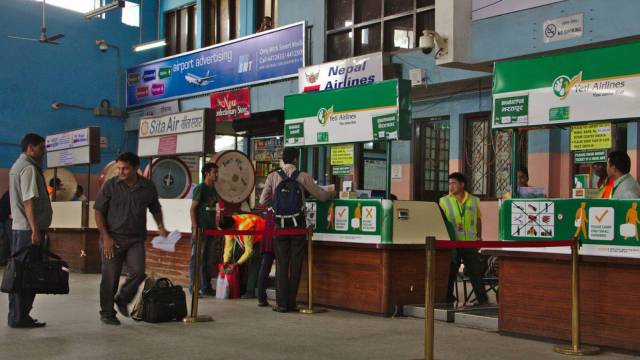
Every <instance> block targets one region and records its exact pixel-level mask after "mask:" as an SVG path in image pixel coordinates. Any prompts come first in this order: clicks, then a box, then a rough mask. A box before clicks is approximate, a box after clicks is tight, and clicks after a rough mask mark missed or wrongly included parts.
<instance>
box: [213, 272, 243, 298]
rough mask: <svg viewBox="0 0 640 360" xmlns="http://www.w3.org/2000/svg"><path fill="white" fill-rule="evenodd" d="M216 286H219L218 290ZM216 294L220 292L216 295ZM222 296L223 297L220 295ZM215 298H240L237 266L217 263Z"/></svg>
mask: <svg viewBox="0 0 640 360" xmlns="http://www.w3.org/2000/svg"><path fill="white" fill-rule="evenodd" d="M218 287H221V288H220V290H222V291H220V290H219V289H218ZM218 294H220V295H219V296H221V297H218ZM222 296H223V297H222ZM216 298H218V299H238V298H240V272H239V271H238V267H233V268H231V267H228V268H226V269H225V267H224V264H218V280H217V281H216Z"/></svg>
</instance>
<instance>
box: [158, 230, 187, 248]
mask: <svg viewBox="0 0 640 360" xmlns="http://www.w3.org/2000/svg"><path fill="white" fill-rule="evenodd" d="M181 236H182V235H181V234H180V231H178V230H173V231H172V232H171V233H170V234H169V236H167V237H163V236H159V235H158V236H156V237H154V238H153V240H151V247H153V248H154V249H159V250H163V251H169V252H175V251H176V243H177V242H178V240H180V237H181Z"/></svg>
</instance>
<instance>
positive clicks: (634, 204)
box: [499, 199, 640, 258]
mask: <svg viewBox="0 0 640 360" xmlns="http://www.w3.org/2000/svg"><path fill="white" fill-rule="evenodd" d="M639 202H640V201H637V200H609V199H531V200H530V199H512V200H505V201H504V202H503V203H502V205H501V207H500V220H499V223H500V229H499V237H500V240H511V241H518V240H523V241H531V240H570V239H572V238H573V237H578V238H579V239H580V240H581V241H582V244H583V246H582V248H581V249H580V254H582V255H599V256H613V257H627V258H640V233H639V230H640V217H639V212H640V209H638V203H639ZM542 249H543V250H540V249H534V251H543V252H544V251H547V252H564V253H567V252H568V251H569V250H568V249H561V248H542Z"/></svg>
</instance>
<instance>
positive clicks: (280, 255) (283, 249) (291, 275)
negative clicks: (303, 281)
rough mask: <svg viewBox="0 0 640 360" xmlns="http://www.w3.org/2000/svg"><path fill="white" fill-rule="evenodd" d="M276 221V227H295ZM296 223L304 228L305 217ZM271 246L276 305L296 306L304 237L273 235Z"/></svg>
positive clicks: (288, 307)
mask: <svg viewBox="0 0 640 360" xmlns="http://www.w3.org/2000/svg"><path fill="white" fill-rule="evenodd" d="M276 223H277V224H276V227H277V228H278V229H281V228H285V229H291V228H295V227H294V226H293V224H287V223H285V226H284V227H283V226H281V224H280V223H279V220H276ZM297 223H298V224H297V225H298V226H297V227H298V228H304V225H305V219H304V218H299V219H298V222H297ZM287 225H289V226H287ZM273 248H274V251H275V255H276V304H277V305H278V307H282V308H286V309H289V310H292V309H295V307H296V296H297V295H298V285H300V273H301V272H302V262H303V261H304V254H305V251H306V249H307V242H306V237H305V236H304V235H295V236H274V237H273Z"/></svg>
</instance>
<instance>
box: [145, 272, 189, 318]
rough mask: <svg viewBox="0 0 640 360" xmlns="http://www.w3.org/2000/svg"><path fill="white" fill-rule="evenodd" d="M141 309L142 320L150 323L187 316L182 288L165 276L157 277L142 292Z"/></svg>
mask: <svg viewBox="0 0 640 360" xmlns="http://www.w3.org/2000/svg"><path fill="white" fill-rule="evenodd" d="M142 311H143V316H142V320H144V321H146V322H150V323H157V322H166V321H171V320H182V319H183V318H184V317H185V316H187V301H186V297H185V294H184V290H182V287H180V286H175V285H173V283H172V282H171V280H169V279H167V278H161V279H158V280H157V281H156V283H155V285H154V286H153V287H152V288H151V289H148V290H145V291H144V292H143V294H142Z"/></svg>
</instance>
